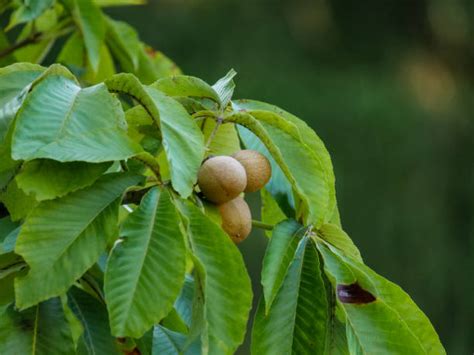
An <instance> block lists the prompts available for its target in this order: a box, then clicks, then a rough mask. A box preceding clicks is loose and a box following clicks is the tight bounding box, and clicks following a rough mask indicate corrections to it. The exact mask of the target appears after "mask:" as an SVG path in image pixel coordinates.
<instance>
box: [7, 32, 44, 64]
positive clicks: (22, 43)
mask: <svg viewBox="0 0 474 355" xmlns="http://www.w3.org/2000/svg"><path fill="white" fill-rule="evenodd" d="M40 37H41V32H36V33H33V34H32V35H31V36H30V37H28V38H25V39H24V40H22V41H20V42H17V43H15V44H13V45H11V46H10V47H7V48H5V49H4V50H2V51H0V58H3V57H6V56H7V55H9V54H11V53H13V52H14V51H16V50H17V49H20V48H23V47H26V46H28V45H30V44H33V43H36V42H39V38H40Z"/></svg>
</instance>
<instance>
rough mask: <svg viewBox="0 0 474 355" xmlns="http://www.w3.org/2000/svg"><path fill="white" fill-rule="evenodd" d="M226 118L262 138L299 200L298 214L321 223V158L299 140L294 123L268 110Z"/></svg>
mask: <svg viewBox="0 0 474 355" xmlns="http://www.w3.org/2000/svg"><path fill="white" fill-rule="evenodd" d="M225 120H226V121H230V122H234V123H238V124H240V125H243V126H244V127H246V128H248V129H249V130H251V131H252V132H253V133H254V134H255V135H256V136H257V137H258V138H259V139H260V140H261V141H262V143H263V144H264V145H265V146H266V148H267V149H268V150H269V152H270V153H271V154H272V157H273V158H274V159H275V161H276V162H277V163H278V165H279V166H280V168H281V169H282V171H283V172H284V174H285V176H286V178H287V179H288V180H289V181H290V183H291V184H292V186H293V188H294V189H295V191H296V193H297V195H298V197H299V198H300V200H301V201H302V204H301V205H300V206H298V208H297V217H298V218H302V219H303V220H304V221H305V222H307V223H306V224H314V225H315V226H316V227H319V226H321V225H322V224H323V222H324V221H325V220H326V219H327V218H328V212H329V211H328V202H329V190H328V183H327V181H326V176H325V173H324V170H323V168H322V165H321V161H320V160H319V159H318V158H317V157H316V155H315V154H314V153H313V152H312V151H311V149H310V148H309V147H308V146H307V145H306V144H305V143H304V142H303V141H302V139H301V136H300V134H299V132H298V129H297V127H296V126H295V125H294V124H293V123H291V122H288V121H286V120H284V119H283V118H281V117H280V116H278V115H277V114H275V113H272V112H269V111H252V115H250V114H248V113H245V112H233V113H232V114H230V115H228V116H226V117H225ZM302 161H303V162H304V164H301V162H302Z"/></svg>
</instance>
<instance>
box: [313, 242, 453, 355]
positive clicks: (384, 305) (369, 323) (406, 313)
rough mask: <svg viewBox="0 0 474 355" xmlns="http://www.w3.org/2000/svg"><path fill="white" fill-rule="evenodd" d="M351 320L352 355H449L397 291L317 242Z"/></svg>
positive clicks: (418, 312)
mask: <svg viewBox="0 0 474 355" xmlns="http://www.w3.org/2000/svg"><path fill="white" fill-rule="evenodd" d="M317 246H318V249H319V251H320V252H321V255H322V256H323V259H324V267H325V271H326V274H327V275H328V276H329V278H330V279H331V281H332V282H333V284H334V288H335V289H336V290H337V294H336V296H337V297H338V302H339V303H340V304H342V306H343V307H342V308H343V310H344V312H345V315H346V320H347V335H348V344H349V350H350V352H351V353H365V354H380V353H383V354H445V350H444V348H443V346H442V345H441V342H440V341H439V337H438V335H437V334H436V332H435V330H434V328H433V326H432V325H431V323H430V321H429V320H428V318H427V317H426V316H425V314H424V313H423V312H422V311H421V310H420V309H419V308H418V307H417V306H416V304H415V303H414V302H413V300H412V299H411V298H410V297H409V296H408V295H407V294H406V293H405V292H404V291H403V290H402V289H401V288H400V287H399V286H397V285H395V284H393V283H391V282H390V281H388V280H386V279H384V278H383V277H381V276H380V275H378V274H376V273H375V272H374V271H372V270H371V269H370V268H369V267H367V266H366V265H364V264H362V263H360V262H358V261H356V260H354V259H351V258H349V257H346V256H344V255H342V254H341V253H340V252H339V251H338V250H337V249H336V248H334V247H332V246H331V245H329V244H327V243H325V242H323V241H318V243H317Z"/></svg>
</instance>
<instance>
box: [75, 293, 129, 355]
mask: <svg viewBox="0 0 474 355" xmlns="http://www.w3.org/2000/svg"><path fill="white" fill-rule="evenodd" d="M68 304H69V307H71V309H72V311H73V312H74V314H75V315H76V317H77V318H78V319H79V321H80V322H81V324H82V327H83V328H84V332H83V333H82V336H81V338H80V339H79V346H78V349H77V353H78V354H88V355H96V354H107V355H109V354H110V355H113V354H117V355H118V354H120V352H119V350H118V347H117V344H116V342H115V339H114V338H113V337H112V336H111V335H110V327H109V321H108V316H107V309H106V308H105V305H104V304H102V303H100V302H99V301H98V300H97V299H95V298H94V297H92V296H90V295H89V294H87V293H86V292H84V291H82V290H80V289H78V288H76V287H73V288H71V289H70V290H69V292H68Z"/></svg>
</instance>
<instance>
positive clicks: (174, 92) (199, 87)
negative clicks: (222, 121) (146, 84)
mask: <svg viewBox="0 0 474 355" xmlns="http://www.w3.org/2000/svg"><path fill="white" fill-rule="evenodd" d="M151 86H152V87H154V88H156V89H158V90H160V91H162V92H164V93H165V94H166V95H169V96H178V97H179V96H192V97H204V98H208V99H211V100H214V101H216V102H220V98H219V96H218V95H217V93H216V91H215V90H214V89H213V88H212V87H211V86H210V85H209V84H207V83H206V82H205V81H204V80H202V79H199V78H196V77H194V76H187V75H176V76H171V77H166V78H162V79H159V80H157V81H156V82H154V83H153V84H151Z"/></svg>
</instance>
